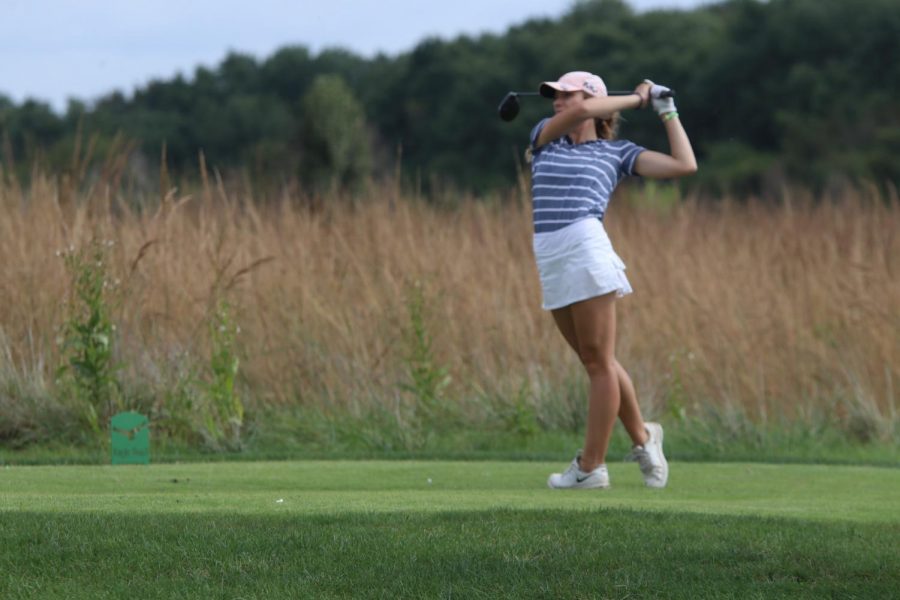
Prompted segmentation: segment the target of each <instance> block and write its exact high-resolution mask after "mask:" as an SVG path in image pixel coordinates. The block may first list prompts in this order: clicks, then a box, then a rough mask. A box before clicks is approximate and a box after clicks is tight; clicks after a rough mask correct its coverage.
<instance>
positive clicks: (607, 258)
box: [533, 219, 632, 310]
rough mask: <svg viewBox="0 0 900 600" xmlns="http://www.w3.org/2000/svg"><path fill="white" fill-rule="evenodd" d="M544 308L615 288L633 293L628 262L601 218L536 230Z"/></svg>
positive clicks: (577, 300) (535, 245)
mask: <svg viewBox="0 0 900 600" xmlns="http://www.w3.org/2000/svg"><path fill="white" fill-rule="evenodd" d="M533 246H534V257H535V260H536V262H537V268H538V275H539V276H540V278H541V289H542V291H543V296H544V297H543V307H544V310H553V309H555V308H562V307H563V306H568V305H570V304H572V303H574V302H579V301H581V300H587V299H588V298H593V297H595V296H602V295H604V294H609V293H610V292H615V293H616V296H617V297H622V296H624V295H626V294H630V293H631V291H632V290H631V284H630V283H628V278H627V277H626V276H625V263H624V262H622V259H621V258H619V255H618V254H616V252H615V250H613V247H612V242H610V241H609V236H608V235H606V229H604V227H603V223H601V222H600V220H599V219H583V220H581V221H576V222H574V223H572V224H571V225H567V226H565V227H563V228H562V229H558V230H557V231H551V232H549V233H536V234H534V241H533Z"/></svg>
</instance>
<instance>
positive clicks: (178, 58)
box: [0, 0, 708, 112]
mask: <svg viewBox="0 0 900 600" xmlns="http://www.w3.org/2000/svg"><path fill="white" fill-rule="evenodd" d="M574 1H575V0H451V1H449V2H447V1H442V0H439V1H437V2H430V1H429V0H293V1H291V0H243V1H237V0H152V1H150V0H0V94H4V95H6V96H8V97H10V98H12V100H13V101H14V102H16V103H20V102H22V101H23V100H25V99H26V98H35V99H38V100H41V101H43V102H48V103H49V104H50V105H51V106H52V107H53V108H54V109H55V110H57V111H59V112H62V111H64V110H65V107H66V104H67V101H68V99H69V98H77V99H79V100H82V101H85V102H91V101H92V100H95V99H97V98H98V97H100V96H102V95H105V94H107V93H110V92H112V91H115V90H118V91H121V92H123V93H125V94H126V95H131V94H132V93H133V91H134V89H135V88H136V87H141V86H144V85H146V84H147V83H148V82H150V81H152V80H154V79H163V80H167V79H171V78H173V77H175V76H176V75H177V74H179V73H181V74H182V75H184V76H185V77H186V78H188V79H190V78H192V77H193V73H194V70H195V69H196V67H197V66H200V65H203V66H206V67H210V68H212V67H215V66H217V65H218V64H219V63H220V62H221V61H222V59H223V58H225V56H226V55H227V54H228V52H230V51H238V52H243V53H247V54H251V55H253V56H255V57H257V58H258V59H260V60H263V59H265V58H267V57H268V56H270V55H271V54H273V53H274V52H275V51H276V50H278V49H279V48H282V47H284V46H289V45H302V46H306V47H307V48H309V49H310V51H311V52H314V53H318V52H321V51H322V50H323V49H325V48H329V47H342V48H346V49H348V50H351V51H353V52H355V53H357V54H359V55H361V56H364V57H372V56H375V55H376V54H378V53H384V54H387V55H396V54H399V53H401V52H405V51H408V50H411V49H412V48H413V47H415V45H416V44H417V43H418V42H420V41H421V40H422V39H424V38H426V37H435V36H436V37H440V38H443V39H448V40H449V39H453V38H455V37H457V36H459V35H463V34H466V35H479V34H482V33H497V34H502V33H503V32H504V31H506V30H507V29H508V28H509V27H511V26H514V25H518V24H520V23H522V22H524V21H527V20H528V19H532V18H540V17H550V18H556V17H559V16H561V15H562V14H565V13H566V12H568V10H569V9H570V8H571V7H572V5H573V3H574ZM627 1H628V2H629V4H630V5H631V6H632V7H633V8H634V9H635V10H638V11H644V10H652V9H655V8H682V9H689V8H692V7H695V6H698V5H700V4H704V3H708V2H704V0H627Z"/></svg>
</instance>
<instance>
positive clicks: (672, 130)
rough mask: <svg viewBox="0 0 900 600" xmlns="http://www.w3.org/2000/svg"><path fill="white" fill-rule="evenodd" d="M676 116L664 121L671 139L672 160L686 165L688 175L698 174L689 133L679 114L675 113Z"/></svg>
mask: <svg viewBox="0 0 900 600" xmlns="http://www.w3.org/2000/svg"><path fill="white" fill-rule="evenodd" d="M675 115H676V116H675V117H673V118H671V119H668V120H665V119H664V120H663V125H664V126H665V128H666V135H667V136H668V138H669V152H670V153H671V154H672V158H674V159H675V160H677V161H678V162H679V163H681V164H682V165H684V167H685V170H686V171H687V172H688V173H693V172H696V171H697V158H696V157H695V156H694V149H693V147H692V146H691V140H690V139H688V136H687V132H686V131H685V130H684V126H682V124H681V120H680V119H679V118H678V116H677V115H678V113H675Z"/></svg>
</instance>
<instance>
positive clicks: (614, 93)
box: [513, 90, 675, 98]
mask: <svg viewBox="0 0 900 600" xmlns="http://www.w3.org/2000/svg"><path fill="white" fill-rule="evenodd" d="M634 93H636V92H635V91H634V90H630V91H627V90H612V91H608V92H606V95H607V96H630V95H631V94H634ZM513 94H515V95H516V96H540V95H541V93H540V92H513ZM674 96H675V91H674V90H672V91H670V92H668V93H667V94H665V93H664V94H663V95H662V96H661V97H662V98H671V97H674Z"/></svg>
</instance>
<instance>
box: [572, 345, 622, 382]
mask: <svg viewBox="0 0 900 600" xmlns="http://www.w3.org/2000/svg"><path fill="white" fill-rule="evenodd" d="M578 357H579V358H580V359H581V364H582V365H584V368H585V370H586V371H587V372H588V374H589V375H612V374H615V373H616V359H615V357H614V356H613V355H612V353H611V352H608V351H606V350H605V349H604V348H603V347H602V346H600V345H599V344H580V345H579V346H578Z"/></svg>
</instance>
